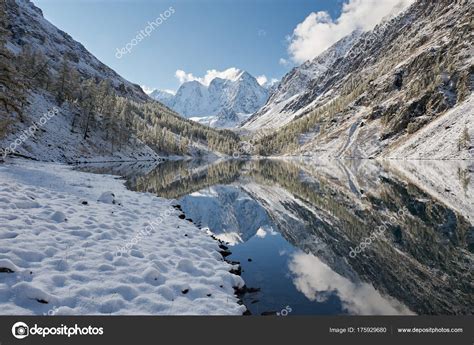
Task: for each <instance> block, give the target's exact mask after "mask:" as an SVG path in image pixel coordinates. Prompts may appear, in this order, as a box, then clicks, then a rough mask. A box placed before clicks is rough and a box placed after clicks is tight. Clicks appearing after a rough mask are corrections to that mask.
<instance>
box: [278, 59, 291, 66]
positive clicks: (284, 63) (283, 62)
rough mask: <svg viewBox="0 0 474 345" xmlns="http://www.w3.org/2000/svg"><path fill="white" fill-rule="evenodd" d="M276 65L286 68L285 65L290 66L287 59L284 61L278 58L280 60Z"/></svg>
mask: <svg viewBox="0 0 474 345" xmlns="http://www.w3.org/2000/svg"><path fill="white" fill-rule="evenodd" d="M278 63H279V64H280V65H282V66H287V65H289V64H290V62H289V61H288V60H287V59H284V58H280V60H278Z"/></svg>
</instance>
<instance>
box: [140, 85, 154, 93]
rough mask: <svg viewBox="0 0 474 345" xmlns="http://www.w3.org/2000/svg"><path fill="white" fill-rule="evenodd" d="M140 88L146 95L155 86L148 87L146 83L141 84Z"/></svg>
mask: <svg viewBox="0 0 474 345" xmlns="http://www.w3.org/2000/svg"><path fill="white" fill-rule="evenodd" d="M141 88H142V90H143V91H144V92H145V93H146V94H147V95H149V94H150V93H152V92H153V91H155V90H156V88H153V87H148V86H146V85H141Z"/></svg>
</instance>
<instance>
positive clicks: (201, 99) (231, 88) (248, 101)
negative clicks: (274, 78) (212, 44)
mask: <svg viewBox="0 0 474 345" xmlns="http://www.w3.org/2000/svg"><path fill="white" fill-rule="evenodd" d="M268 94H269V91H268V89H267V88H265V87H263V86H261V85H260V84H259V83H258V82H257V80H256V79H255V78H254V77H253V76H252V75H250V74H249V73H247V72H245V71H240V70H239V71H237V72H236V73H235V74H234V75H232V76H229V77H228V79H223V78H219V77H216V78H214V79H213V80H212V81H211V82H210V83H209V85H204V84H202V83H201V82H199V81H197V80H193V81H188V82H185V83H183V84H182V85H181V86H180V88H179V89H178V91H177V92H176V95H174V97H170V95H169V93H166V92H164V91H160V90H156V91H154V92H153V93H151V94H150V96H151V97H153V98H154V99H156V100H158V101H160V102H163V103H164V104H165V105H167V106H169V107H170V108H171V109H173V110H175V111H176V112H178V113H179V114H182V115H183V116H184V117H187V118H192V119H193V120H198V121H199V122H201V123H206V124H209V125H211V126H213V127H234V126H236V125H237V124H238V123H240V122H241V121H242V120H244V119H246V118H247V117H248V116H249V115H250V114H252V113H254V112H255V111H256V110H258V109H259V108H260V107H261V106H262V105H263V104H264V103H265V102H266V100H267V98H268ZM199 118H203V119H202V120H200V119H199Z"/></svg>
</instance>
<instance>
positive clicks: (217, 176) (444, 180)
mask: <svg viewBox="0 0 474 345" xmlns="http://www.w3.org/2000/svg"><path fill="white" fill-rule="evenodd" d="M80 169H82V170H87V171H92V172H96V173H109V174H115V175H120V176H123V177H124V178H125V179H126V184H127V187H128V188H130V189H132V190H136V191H140V192H151V193H155V194H156V195H158V196H161V197H164V198H168V199H174V200H176V204H179V205H180V206H181V208H182V210H183V212H184V213H185V215H186V218H191V219H192V220H193V222H194V223H195V224H196V225H197V226H199V227H200V228H201V229H202V230H203V231H210V232H211V233H212V234H214V236H216V237H217V238H219V239H221V240H222V241H224V242H225V243H226V245H227V246H228V247H229V250H230V251H231V252H232V254H231V255H230V256H228V257H227V259H228V260H231V261H238V262H240V265H241V267H242V278H243V279H244V280H245V282H246V286H247V287H248V288H249V291H248V292H247V293H245V294H243V296H242V297H241V298H242V300H243V302H244V304H245V305H246V306H247V308H248V309H249V310H250V312H251V313H252V314H256V315H261V314H274V313H277V314H280V315H283V316H286V315H303V314H314V315H342V314H357V315H360V314H362V315H387V314H388V315H396V314H443V315H444V314H472V313H473V312H474V285H473V282H474V279H473V263H474V260H473V259H474V255H473V252H474V226H473V225H474V199H473V195H474V193H473V189H474V178H473V171H474V164H473V162H462V161H459V162H435V161H425V162H393V161H391V162H376V161H373V160H365V161H356V160H351V161H338V160H334V161H325V162H318V161H285V160H249V161H245V160H230V161H222V162H217V163H213V164H208V163H204V162H197V161H169V162H165V163H162V164H159V165H157V166H153V165H148V164H147V163H137V164H111V165H87V166H81V167H80Z"/></svg>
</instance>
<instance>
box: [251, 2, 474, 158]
mask: <svg viewBox="0 0 474 345" xmlns="http://www.w3.org/2000/svg"><path fill="white" fill-rule="evenodd" d="M472 13H473V4H472V2H471V1H467V0H460V1H456V2H452V1H437V2H432V1H428V0H418V1H416V2H415V3H414V4H413V5H411V6H410V7H409V8H408V9H406V10H405V11H404V12H402V13H401V14H400V15H399V16H397V17H395V18H392V19H390V20H388V21H385V22H383V23H381V24H379V25H378V26H377V27H375V29H374V30H372V31H369V32H366V33H363V34H362V35H361V36H360V37H359V39H358V40H357V42H356V43H355V44H354V45H353V46H352V48H351V49H349V51H348V52H347V53H346V54H345V55H344V57H342V58H340V59H337V60H335V61H334V63H333V64H332V65H330V66H329V68H328V70H327V71H326V72H324V73H322V74H321V75H320V76H318V77H317V78H316V79H314V80H313V81H312V82H311V84H310V86H309V87H308V88H307V91H305V92H304V93H303V94H300V95H296V96H294V97H293V98H292V99H291V100H290V101H288V103H287V104H286V105H285V106H284V111H283V110H282V111H280V110H279V108H278V107H276V108H275V109H276V110H275V111H276V113H277V114H273V115H272V116H273V117H274V118H275V123H276V124H277V126H279V125H280V123H281V119H282V118H283V119H284V118H286V117H287V115H288V114H290V115H291V116H293V117H295V120H293V121H292V122H290V123H287V124H286V125H284V126H283V127H280V129H279V130H278V131H277V132H276V133H273V135H270V136H268V137H267V138H264V139H263V140H261V146H262V147H263V148H264V149H265V148H268V149H267V152H263V153H264V154H278V153H292V154H306V155H322V156H325V157H348V158H369V157H376V156H383V155H385V153H386V152H391V151H392V148H393V150H394V152H395V151H396V148H397V147H398V146H400V145H402V144H403V143H404V142H405V141H407V140H409V139H410V138H411V137H413V138H416V137H417V136H418V135H421V136H424V137H426V134H427V132H422V129H423V128H424V127H425V126H427V125H428V124H430V123H431V122H432V121H434V120H436V119H437V118H438V117H439V116H442V115H443V114H445V113H446V112H447V111H448V110H450V109H452V108H455V107H458V106H462V107H463V108H462V109H464V110H460V111H467V113H464V114H465V115H464V120H462V121H461V122H463V124H462V125H456V126H455V127H453V129H451V130H450V131H449V135H450V136H452V137H454V138H451V139H452V140H449V141H447V142H445V143H446V144H447V145H448V146H449V147H444V146H443V145H442V146H443V147H441V146H438V148H439V149H440V152H443V151H444V154H443V153H440V157H446V158H460V157H462V158H472V146H473V145H472V141H471V142H470V143H469V141H470V140H469V139H468V138H467V136H466V135H464V133H465V132H468V133H469V136H470V137H471V138H472V133H473V132H474V128H473V122H472V121H471V120H468V119H467V118H469V117H471V116H472V112H470V111H469V107H468V106H463V102H464V101H466V100H467V99H468V98H469V95H470V94H471V93H472V91H473V88H474V83H473V82H472V80H473V71H474V65H473V59H472V35H471V34H470V31H472V28H471V23H470V21H471V18H472ZM280 87H282V86H280ZM454 114H456V113H454ZM448 116H449V115H448ZM452 119H454V117H453V118H452ZM252 120H253V122H255V121H263V120H258V118H252ZM267 120H268V121H271V120H269V119H267ZM451 122H452V121H451ZM260 123H261V124H263V123H264V122H260ZM269 125H270V124H269V123H268V122H265V126H269ZM245 126H250V122H248V123H246V124H245ZM258 127H259V126H256V127H255V128H258ZM460 130H461V132H460ZM419 131H420V133H421V134H420V133H418V132H419ZM434 134H435V132H434V131H431V134H430V135H434ZM447 135H448V134H447ZM462 136H464V137H465V139H463V138H462ZM420 138H421V137H420ZM413 140H414V142H416V141H417V139H413ZM432 140H434V138H432ZM459 141H464V143H463V145H461V146H460V149H459V150H458V149H456V150H455V151H454V152H453V150H452V149H453V148H454V145H452V144H453V143H454V142H459ZM417 150H418V151H420V152H418V153H417V152H416V151H417ZM430 152H432V150H431V151H430V150H429V148H428V147H427V145H424V146H419V147H418V148H414V147H412V150H411V152H410V158H420V157H429V156H430ZM405 158H408V157H405Z"/></svg>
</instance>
